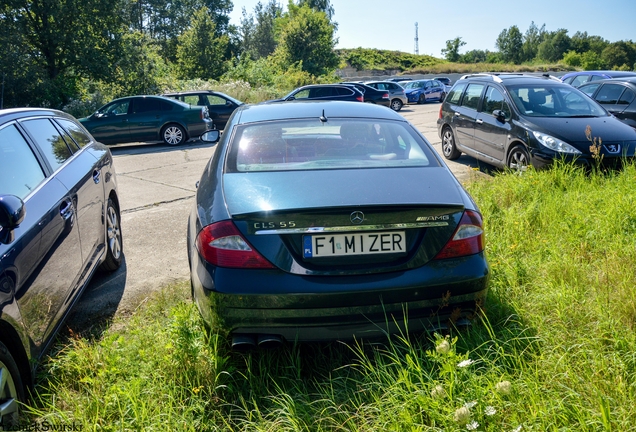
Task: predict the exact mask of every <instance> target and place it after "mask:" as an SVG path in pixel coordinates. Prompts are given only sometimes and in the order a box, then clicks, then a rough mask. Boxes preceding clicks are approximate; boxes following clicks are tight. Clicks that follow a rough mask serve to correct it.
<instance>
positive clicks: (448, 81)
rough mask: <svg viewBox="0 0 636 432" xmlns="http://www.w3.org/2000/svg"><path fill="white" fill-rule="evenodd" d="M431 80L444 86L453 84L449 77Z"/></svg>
mask: <svg viewBox="0 0 636 432" xmlns="http://www.w3.org/2000/svg"><path fill="white" fill-rule="evenodd" d="M433 79H434V80H437V81H439V82H441V83H442V84H444V85H446V86H452V85H453V83H452V81H451V79H450V78H449V77H435V78H433Z"/></svg>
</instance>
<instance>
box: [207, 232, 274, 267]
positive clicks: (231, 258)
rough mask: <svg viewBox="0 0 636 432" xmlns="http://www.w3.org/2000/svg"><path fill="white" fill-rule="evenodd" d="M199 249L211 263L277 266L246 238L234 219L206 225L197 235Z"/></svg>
mask: <svg viewBox="0 0 636 432" xmlns="http://www.w3.org/2000/svg"><path fill="white" fill-rule="evenodd" d="M197 250H198V251H199V253H200V254H201V256H202V257H203V258H204V259H205V260H206V261H207V262H209V263H210V264H213V265H215V266H218V267H230V268H243V269H250V268H251V269H257V268H258V269H271V268H275V267H274V266H273V265H272V263H270V262H269V261H267V260H266V259H265V257H263V256H262V255H261V254H260V253H258V252H256V251H255V250H254V248H253V247H252V246H251V245H250V244H249V243H248V242H247V240H245V238H244V237H243V235H242V234H241V232H240V231H239V230H238V228H237V227H236V225H234V223H233V222H232V221H229V220H226V221H221V222H216V223H213V224H210V225H208V226H206V227H204V228H203V229H202V230H201V232H199V235H198V236H197Z"/></svg>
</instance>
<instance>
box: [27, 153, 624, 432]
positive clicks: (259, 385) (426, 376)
mask: <svg viewBox="0 0 636 432" xmlns="http://www.w3.org/2000/svg"><path fill="white" fill-rule="evenodd" d="M468 187H469V189H470V192H471V194H472V195H473V197H474V198H475V200H476V201H477V202H478V203H479V205H480V207H481V210H482V213H483V214H484V221H485V223H486V233H487V234H486V235H487V238H488V239H487V243H486V244H487V253H488V257H489V261H490V264H491V271H492V277H491V285H490V292H489V296H488V298H487V300H486V302H485V309H486V314H485V315H484V316H483V317H480V318H478V319H477V320H476V321H475V322H474V324H473V326H472V327H471V328H469V329H465V330H462V331H451V332H450V333H449V334H447V335H439V334H408V335H407V334H403V335H395V336H394V337H392V338H390V339H388V340H387V341H385V342H384V343H380V344H370V343H363V342H360V341H353V342H349V343H332V344H323V345H317V344H303V345H297V346H294V345H292V346H287V347H282V348H280V349H277V350H272V351H254V352H251V353H247V354H240V353H234V352H230V351H228V347H227V344H226V343H225V341H222V340H219V339H218V338H217V337H215V336H214V335H213V334H212V335H208V334H207V333H206V332H205V331H204V329H203V326H202V323H201V320H200V318H199V315H198V311H197V310H196V308H195V307H194V306H193V305H192V304H191V303H190V301H189V300H186V297H187V292H188V287H187V285H186V284H185V283H184V284H182V285H178V286H175V287H170V288H168V289H166V290H165V291H164V292H163V293H162V295H161V296H159V297H158V298H156V299H154V300H152V301H150V302H148V304H147V305H146V306H145V307H144V308H143V310H142V311H140V312H139V313H138V315H136V316H134V317H133V318H132V319H130V320H129V321H128V322H125V323H124V325H123V329H120V330H116V328H122V326H121V325H120V326H113V327H112V330H106V331H105V332H104V333H103V334H101V335H99V337H97V338H93V339H90V338H85V337H76V338H71V339H69V340H66V341H64V342H62V343H61V344H60V345H59V349H58V351H57V352H56V353H55V354H54V355H53V356H52V357H51V359H50V360H49V361H48V363H47V364H46V365H45V367H44V368H43V373H42V376H41V377H40V379H39V382H40V385H39V386H38V389H37V390H38V393H37V394H38V399H36V400H35V401H34V402H35V403H34V405H35V406H34V407H31V409H30V413H31V415H32V416H33V417H34V418H38V419H48V420H56V419H57V420H59V421H61V420H64V421H69V422H70V421H77V422H81V423H82V424H83V425H85V427H86V429H88V430H148V431H150V430H193V431H194V430H197V431H198V430H204V431H207V430H210V431H215V430H237V431H243V430H244V431H370V430H378V431H380V430H382V431H383V430H398V431H402V430H412V431H442V430H444V431H465V430H471V431H472V430H477V431H497V432H500V431H516V432H520V431H546V430H572V431H574V430H576V431H611V430H615V431H624V430H631V429H632V428H633V425H634V422H635V421H636V406H635V405H634V400H636V354H635V353H636V335H635V333H634V327H635V324H636V306H635V305H636V292H635V291H634V289H633V287H634V285H635V282H636V280H635V279H636V275H635V272H634V268H636V243H635V240H634V239H635V238H636V205H635V204H636V196H635V194H634V192H633V191H634V190H636V167H634V166H633V165H627V166H626V167H624V169H623V170H622V171H619V172H604V173H601V172H593V173H591V174H590V173H586V172H584V171H583V170H579V169H577V168H575V167H573V166H571V165H564V164H557V166H555V167H554V168H553V169H551V170H546V171H534V170H528V172H526V173H525V175H523V176H514V175H512V174H509V173H503V174H500V175H497V177H496V178H495V179H494V181H487V182H486V181H484V182H481V181H476V182H474V183H471V184H470V185H468Z"/></svg>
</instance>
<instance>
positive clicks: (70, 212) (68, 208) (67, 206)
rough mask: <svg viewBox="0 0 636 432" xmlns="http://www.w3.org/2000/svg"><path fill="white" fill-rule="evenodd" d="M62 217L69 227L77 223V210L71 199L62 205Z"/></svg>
mask: <svg viewBox="0 0 636 432" xmlns="http://www.w3.org/2000/svg"><path fill="white" fill-rule="evenodd" d="M60 215H61V216H62V219H64V221H65V223H66V224H67V226H68V227H72V226H73V223H74V221H75V208H74V207H73V201H72V200H71V199H70V198H67V199H65V200H64V201H62V204H60Z"/></svg>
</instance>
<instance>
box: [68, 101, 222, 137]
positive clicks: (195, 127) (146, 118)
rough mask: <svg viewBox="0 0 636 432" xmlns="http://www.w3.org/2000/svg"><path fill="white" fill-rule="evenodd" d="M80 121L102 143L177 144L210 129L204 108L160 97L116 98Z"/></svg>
mask: <svg viewBox="0 0 636 432" xmlns="http://www.w3.org/2000/svg"><path fill="white" fill-rule="evenodd" d="M80 122H81V123H82V125H84V127H85V128H86V129H88V131H89V132H90V133H91V134H92V135H93V136H94V137H95V139H97V140H99V141H100V142H103V143H104V144H118V143H127V142H142V141H163V142H164V143H165V144H168V145H179V144H183V143H184V142H186V141H187V140H189V139H191V138H197V137H199V136H200V135H201V134H202V133H203V132H205V131H207V130H210V129H213V128H214V123H213V122H212V120H211V119H210V116H209V114H208V109H207V107H200V106H196V107H193V106H190V105H188V104H187V103H184V102H180V101H178V100H175V99H171V98H167V97H163V96H129V97H124V98H121V99H116V100H114V101H112V102H110V103H108V104H106V105H104V106H103V107H101V108H100V109H98V110H97V112H95V113H94V114H93V115H91V116H90V117H85V118H82V119H80Z"/></svg>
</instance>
